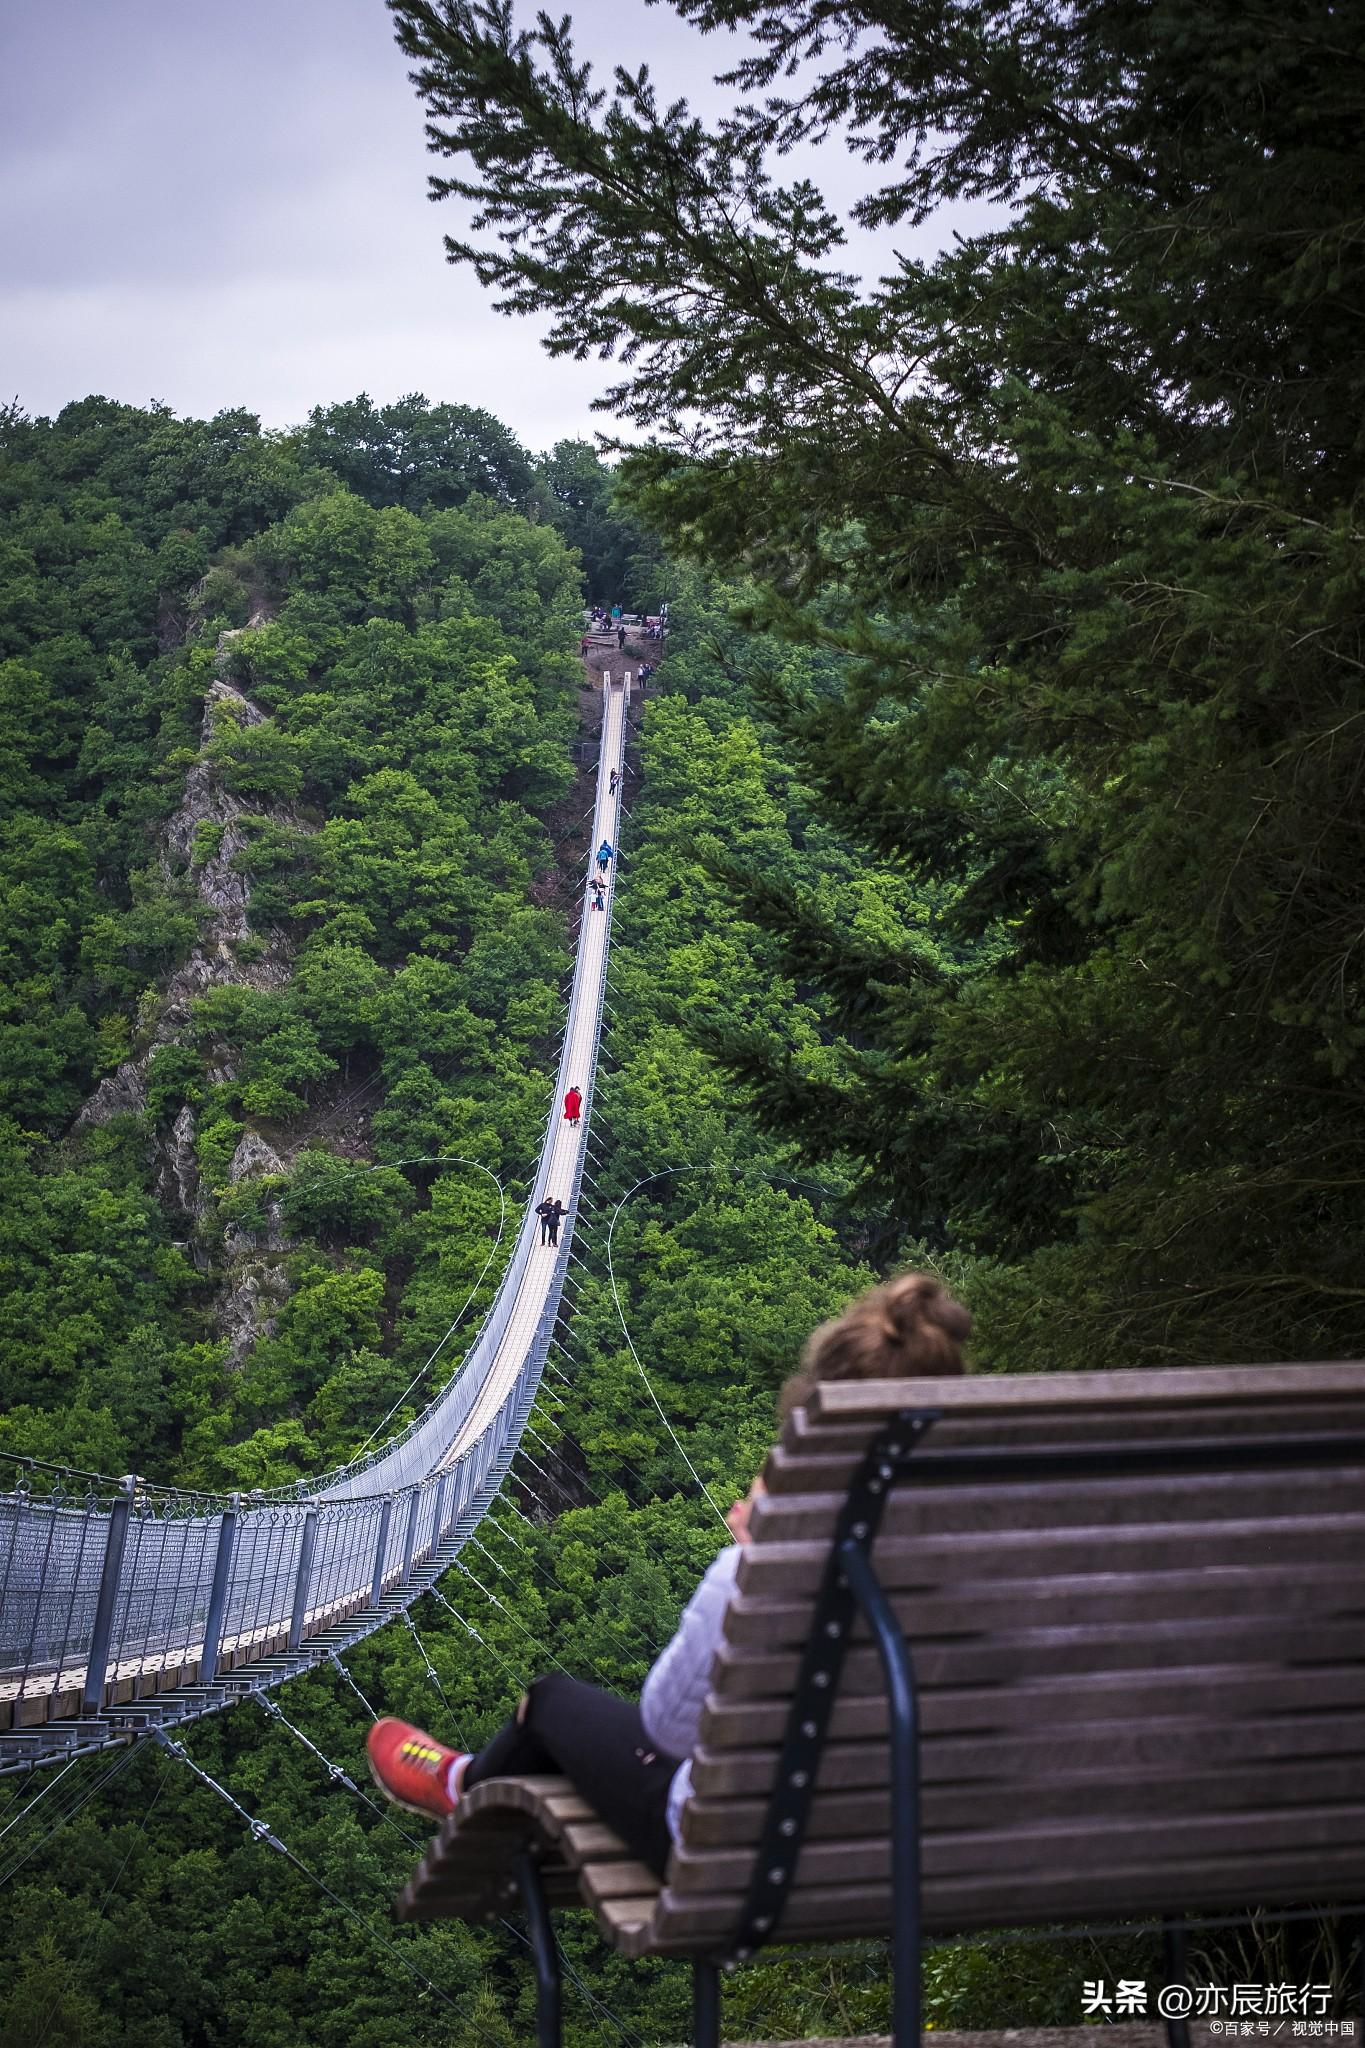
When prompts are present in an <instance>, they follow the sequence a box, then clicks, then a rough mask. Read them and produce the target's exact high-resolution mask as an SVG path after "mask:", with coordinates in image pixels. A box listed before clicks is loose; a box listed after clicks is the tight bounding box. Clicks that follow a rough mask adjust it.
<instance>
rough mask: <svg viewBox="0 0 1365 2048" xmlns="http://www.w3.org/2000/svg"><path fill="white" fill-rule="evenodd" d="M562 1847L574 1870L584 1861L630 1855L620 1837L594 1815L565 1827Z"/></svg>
mask: <svg viewBox="0 0 1365 2048" xmlns="http://www.w3.org/2000/svg"><path fill="white" fill-rule="evenodd" d="M563 1849H564V1854H565V1855H566V1856H567V1857H568V1860H569V1862H570V1863H571V1864H572V1865H573V1867H574V1869H575V1870H581V1869H582V1867H583V1865H584V1864H586V1863H602V1862H612V1861H616V1862H619V1861H620V1860H621V1859H622V1858H623V1857H627V1856H629V1855H630V1850H629V1849H628V1848H627V1847H626V1845H625V1843H624V1842H623V1841H622V1840H621V1837H620V1836H619V1835H618V1834H616V1833H614V1831H613V1830H612V1829H611V1828H609V1827H607V1826H606V1824H605V1822H603V1821H600V1820H598V1819H597V1818H596V1816H595V1815H594V1817H593V1818H592V1819H591V1820H588V1821H575V1822H573V1823H572V1824H571V1825H570V1826H568V1827H566V1828H565V1830H564V1842H563Z"/></svg>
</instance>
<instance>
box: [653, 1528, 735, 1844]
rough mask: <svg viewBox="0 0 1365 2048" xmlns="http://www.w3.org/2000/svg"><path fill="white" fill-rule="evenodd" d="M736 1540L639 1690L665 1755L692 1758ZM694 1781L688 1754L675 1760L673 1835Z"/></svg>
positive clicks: (730, 1585) (709, 1571)
mask: <svg viewBox="0 0 1365 2048" xmlns="http://www.w3.org/2000/svg"><path fill="white" fill-rule="evenodd" d="M739 1559H740V1545H739V1544H738V1543H732V1544H730V1545H729V1547H728V1548H727V1549H725V1550H722V1551H721V1553H720V1555H719V1557H717V1558H713V1560H712V1561H711V1563H710V1564H709V1565H708V1566H707V1568H706V1572H705V1575H704V1577H703V1578H702V1581H701V1584H700V1585H699V1586H698V1587H697V1590H696V1592H695V1593H694V1594H693V1595H692V1598H691V1599H690V1600H689V1601H688V1603H687V1605H686V1607H684V1609H683V1612H682V1620H681V1621H680V1622H679V1623H678V1632H677V1634H676V1635H675V1636H674V1638H673V1640H672V1642H671V1643H669V1645H668V1647H667V1648H666V1649H664V1650H662V1651H660V1653H659V1656H658V1657H657V1658H656V1660H655V1662H654V1664H653V1666H652V1668H651V1670H650V1673H649V1676H648V1677H647V1678H646V1680H645V1682H644V1687H643V1689H642V1691H641V1693H640V1718H641V1720H642V1721H643V1722H644V1724H645V1733H646V1735H647V1736H648V1737H649V1739H650V1741H651V1742H653V1743H655V1744H656V1745H657V1746H658V1748H659V1749H661V1750H662V1751H663V1753H664V1754H665V1756H679V1757H683V1758H684V1759H690V1756H691V1752H692V1751H693V1750H694V1749H695V1748H696V1746H697V1737H698V1734H699V1733H700V1729H701V1710H702V1706H703V1704H704V1703H705V1700H706V1694H707V1691H708V1689H709V1686H710V1680H711V1664H712V1661H713V1659H714V1657H715V1654H716V1651H717V1649H718V1648H719V1647H720V1642H721V1630H720V1624H721V1617H722V1615H723V1614H724V1613H725V1609H726V1606H727V1605H728V1603H729V1599H730V1595H731V1593H732V1592H733V1591H734V1587H735V1573H736V1571H737V1570H738V1568H739ZM691 1784H692V1765H691V1762H690V1760H688V1761H684V1762H683V1763H681V1764H679V1766H678V1768H677V1770H676V1771H675V1772H674V1774H673V1782H672V1784H671V1785H670V1786H669V1788H668V1831H669V1833H670V1834H671V1835H672V1837H673V1839H674V1840H675V1841H676V1840H677V1838H678V1818H679V1815H680V1814H681V1812H682V1805H683V1801H684V1800H685V1799H686V1797H687V1794H688V1791H689V1790H690V1788H691Z"/></svg>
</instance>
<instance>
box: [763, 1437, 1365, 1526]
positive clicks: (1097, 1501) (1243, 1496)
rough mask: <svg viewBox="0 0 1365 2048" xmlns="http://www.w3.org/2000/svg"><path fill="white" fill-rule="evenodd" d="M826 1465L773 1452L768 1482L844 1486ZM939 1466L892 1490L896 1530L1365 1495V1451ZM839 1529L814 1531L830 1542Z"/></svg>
mask: <svg viewBox="0 0 1365 2048" xmlns="http://www.w3.org/2000/svg"><path fill="white" fill-rule="evenodd" d="M825 1463H826V1461H825V1460H823V1459H821V1460H818V1461H817V1460H810V1461H807V1460H805V1459H804V1458H801V1457H799V1456H797V1455H795V1454H794V1453H792V1452H789V1451H782V1450H777V1451H773V1452H771V1453H770V1455H769V1458H768V1462H767V1464H766V1465H765V1466H764V1483H765V1485H767V1487H768V1490H769V1492H771V1493H773V1494H775V1495H776V1496H777V1497H778V1498H783V1497H784V1496H786V1495H790V1494H793V1493H802V1494H808V1495H809V1494H815V1495H819V1494H821V1493H829V1492H831V1491H836V1492H837V1491H838V1488H837V1486H836V1487H835V1488H833V1489H831V1488H830V1486H829V1485H828V1483H827V1482H826V1481H825V1480H824V1478H823V1471H824V1465H825ZM812 1466H814V1467H815V1471H814V1472H813V1471H812V1469H811V1467H812ZM932 1469H933V1468H932V1467H930V1466H929V1465H928V1462H927V1460H926V1463H925V1473H926V1477H925V1478H924V1479H923V1480H921V1481H919V1482H918V1483H917V1482H916V1481H915V1480H913V1479H910V1480H907V1481H906V1483H905V1484H904V1485H903V1486H898V1487H897V1488H896V1489H895V1490H894V1491H893V1492H892V1495H891V1498H890V1500H889V1501H888V1503H887V1509H886V1512H887V1516H888V1517H889V1520H888V1522H887V1525H886V1526H887V1527H888V1529H893V1530H896V1531H899V1532H902V1533H908V1532H910V1531H912V1530H913V1531H922V1532H923V1533H924V1534H926V1535H934V1536H939V1537H942V1536H946V1535H950V1534H957V1533H966V1532H968V1531H972V1530H987V1531H990V1532H992V1533H994V1534H996V1535H997V1537H998V1538H999V1539H1000V1540H1005V1539H1007V1538H1008V1537H1009V1536H1011V1535H1013V1534H1014V1532H1016V1531H1022V1530H1030V1529H1039V1530H1046V1529H1057V1528H1065V1527H1066V1526H1068V1525H1069V1524H1076V1523H1084V1524H1086V1525H1088V1526H1089V1527H1091V1528H1096V1529H1103V1528H1108V1527H1109V1526H1110V1525H1111V1524H1112V1525H1115V1526H1120V1527H1121V1526H1124V1525H1126V1524H1144V1523H1148V1522H1160V1521H1168V1522H1207V1521H1213V1520H1216V1519H1225V1520H1228V1521H1235V1522H1237V1521H1261V1520H1265V1521H1267V1522H1269V1521H1277V1520H1294V1519H1300V1518H1304V1517H1311V1516H1316V1515H1328V1514H1333V1513H1340V1514H1349V1513H1350V1512H1351V1511H1352V1509H1353V1508H1355V1507H1357V1506H1358V1504H1359V1501H1360V1487H1361V1481H1362V1478H1365V1459H1361V1458H1360V1457H1356V1458H1354V1459H1352V1460H1351V1461H1350V1462H1347V1461H1346V1460H1342V1461H1340V1462H1333V1463H1332V1464H1330V1465H1323V1466H1321V1467H1317V1466H1305V1467H1299V1468H1297V1469H1296V1468H1294V1467H1291V1466H1284V1467H1281V1468H1279V1469H1276V1468H1274V1467H1267V1468H1265V1469H1264V1470H1258V1471H1255V1472H1238V1471H1234V1470H1224V1471H1219V1472H1171V1473H1166V1474H1163V1475H1161V1476H1160V1477H1155V1476H1152V1475H1149V1474H1148V1475H1144V1474H1141V1473H1123V1474H1121V1475H1119V1476H1117V1477H1113V1478H1102V1477H1101V1478H1087V1479H1079V1478H1078V1479H1063V1478H1053V1479H1039V1478H1032V1479H1029V1478H1024V1477H1019V1478H1007V1477H1001V1478H999V1479H989V1480H987V1479H974V1478H961V1479H946V1478H943V1477H940V1476H935V1477H930V1476H929V1474H930V1473H931V1472H932ZM943 1469H944V1468H942V1467H940V1468H939V1471H940V1473H942V1471H943ZM817 1475H819V1476H817ZM769 1512H771V1510H770V1509H769V1506H768V1503H767V1502H766V1501H760V1502H759V1503H758V1505H757V1507H756V1509H755V1513H754V1519H753V1528H754V1534H755V1536H756V1537H757V1536H758V1535H759V1533H760V1531H761V1532H762V1543H763V1544H765V1545H766V1544H767V1543H768V1542H770V1541H771V1540H772V1538H771V1537H770V1535H769V1534H768V1531H767V1527H766V1518H767V1516H768V1514H769ZM830 1533H831V1531H826V1530H821V1529H816V1530H815V1531H814V1532H813V1534H814V1536H815V1537H816V1538H817V1539H818V1538H819V1537H820V1536H822V1535H823V1536H824V1537H825V1540H826V1541H827V1540H828V1536H829V1534H830Z"/></svg>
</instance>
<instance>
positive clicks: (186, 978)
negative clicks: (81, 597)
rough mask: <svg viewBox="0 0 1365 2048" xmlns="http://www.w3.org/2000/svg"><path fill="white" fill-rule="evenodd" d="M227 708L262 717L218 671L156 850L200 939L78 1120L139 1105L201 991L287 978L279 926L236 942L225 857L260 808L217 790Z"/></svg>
mask: <svg viewBox="0 0 1365 2048" xmlns="http://www.w3.org/2000/svg"><path fill="white" fill-rule="evenodd" d="M242 630H243V631H244V630H245V629H242ZM240 638H241V632H237V633H224V634H223V635H222V637H221V639H220V641H219V661H220V666H221V664H222V662H223V661H225V660H226V658H227V654H228V652H229V647H228V644H227V643H230V642H233V641H235V640H238V639H240ZM224 709H226V710H228V711H229V713H230V715H231V716H232V717H234V718H235V719H237V720H238V721H239V722H240V723H241V724H243V725H259V724H260V723H261V721H262V720H263V718H264V717H265V713H264V712H263V711H262V710H261V709H260V707H259V705H256V704H253V703H252V702H251V699H250V698H249V697H247V696H246V695H245V694H244V693H243V692H242V691H241V690H239V689H238V688H237V686H236V684H235V683H230V682H228V681H227V680H226V679H225V678H224V677H223V676H222V675H221V674H220V675H219V676H217V677H216V678H215V680H214V681H213V683H212V684H211V685H210V686H209V689H208V691H207V693H206V695H205V698H204V718H203V725H202V727H201V732H200V752H199V756H198V758H197V760H195V761H194V763H193V764H192V766H191V767H190V769H189V772H188V774H187V775H186V777H185V789H184V794H183V796H182V797H181V800H180V803H179V805H178V806H177V808H176V809H175V811H174V812H173V813H172V815H171V817H170V818H169V819H168V820H167V823H166V828H165V837H164V843H163V848H162V855H161V858H162V861H163V863H164V864H165V866H166V868H167V869H168V871H169V869H170V868H171V867H172V866H173V865H174V866H175V867H178V868H183V867H188V868H190V869H191V872H192V873H193V876H194V880H195V884H196V887H197V889H198V892H199V900H200V903H201V904H202V906H203V910H204V918H203V923H202V925H201V929H200V936H199V940H198V943H197V944H196V945H195V947H194V948H193V950H192V951H191V953H190V954H189V957H188V958H187V959H186V960H184V961H183V962H182V963H181V965H180V966H179V967H177V968H176V970H175V972H174V973H173V974H172V975H171V976H170V979H169V980H168V981H167V983H166V986H165V988H164V990H163V991H162V995H161V1000H160V1006H159V1008H158V1011H157V1017H156V1022H155V1024H154V1025H153V1026H152V1030H151V1034H150V1037H149V1038H148V1040H147V1042H146V1043H145V1044H144V1045H143V1046H142V1048H141V1049H140V1050H139V1051H138V1052H137V1053H136V1054H135V1055H134V1057H133V1058H132V1059H129V1060H125V1061H124V1062H123V1064H122V1065H121V1066H120V1067H119V1068H118V1069H117V1071H116V1072H115V1073H113V1074H111V1075H109V1076H108V1077H107V1079H105V1080H103V1081H101V1082H100V1084H99V1086H98V1088H96V1090H95V1092H94V1094H93V1095H92V1096H91V1097H90V1099H89V1101H88V1102H87V1103H86V1104H85V1105H84V1107H83V1108H82V1109H81V1111H80V1113H79V1115H78V1116H77V1118H76V1125H77V1128H79V1127H80V1126H81V1125H82V1124H98V1123H107V1122H108V1121H109V1119H110V1117H114V1116H126V1115H127V1114H128V1113H129V1112H130V1111H134V1112H137V1111H141V1110H143V1109H145V1108H146V1106H147V1090H146V1073H147V1066H148V1062H149V1061H150V1059H151V1057H152V1054H153V1053H154V1052H155V1051H156V1049H157V1047H158V1046H159V1045H168V1044H170V1043H171V1042H172V1041H173V1040H176V1039H179V1038H182V1037H183V1036H184V1034H185V1032H186V1031H187V1029H188V1027H189V1024H190V1007H191V1005H192V1003H193V1002H194V1000H195V998H196V997H197V996H201V995H203V994H204V992H205V991H206V990H207V989H210V988H214V987H221V986H223V985H225V984H227V983H231V982H237V983H241V984H243V985H245V986H246V987H248V988H260V989H268V988H283V987H284V986H285V985H286V983H287V982H288V980H289V976H290V972H291V958H290V953H289V949H288V946H287V945H286V943H285V941H284V938H283V935H282V934H281V933H279V932H273V931H272V932H266V933H263V934H261V935H260V936H261V937H262V938H263V940H264V943H265V950H264V952H263V953H262V955H261V957H260V958H259V959H251V958H243V957H241V956H240V954H239V953H238V951H237V950H236V949H237V948H238V947H239V946H240V945H241V942H242V941H243V940H244V939H249V938H252V937H253V936H254V935H253V933H252V929H251V923H250V910H251V880H250V876H249V875H247V874H245V873H242V872H240V871H239V870H238V869H237V868H235V867H234V866H233V865H232V863H233V861H234V859H235V858H236V857H237V856H238V855H240V854H242V853H244V852H245V851H246V849H247V846H248V844H249V841H248V838H247V834H246V832H245V830H244V829H243V826H242V819H243V818H245V817H247V816H249V815H252V814H253V813H254V814H257V815H259V813H260V808H261V807H260V806H259V805H256V806H250V805H247V804H245V803H243V802H242V800H241V798H240V797H237V796H234V795H233V793H232V791H231V790H229V789H225V788H224V786H223V784H222V782H221V780H220V779H219V776H218V772H217V770H216V768H215V766H214V763H213V761H212V759H211V757H210V755H209V753H208V748H209V744H210V742H211V740H212V739H213V734H214V730H215V726H216V722H217V720H218V719H219V718H220V717H221V716H222V715H223V712H224ZM269 815H271V816H272V817H274V818H277V819H278V820H279V822H280V823H282V824H289V825H292V826H293V827H294V828H295V829H296V830H298V831H306V830H307V829H308V827H307V826H306V825H305V824H304V822H303V820H302V819H300V818H298V817H296V816H295V815H294V814H293V813H292V812H285V811H282V810H275V811H272V812H271V813H270V814H269ZM203 826H208V827H211V828H212V830H211V831H210V833H209V834H207V835H205V834H204V833H203V832H202V831H201V829H200V828H201V827H203ZM196 854H199V855H200V856H201V858H200V860H199V865H198V866H194V865H193V863H194V860H195V856H196ZM212 1078H213V1079H215V1080H228V1079H230V1078H231V1067H230V1065H222V1066H219V1067H217V1068H215V1069H214V1070H213V1075H212ZM170 1150H171V1147H170V1146H168V1145H167V1144H165V1143H162V1142H160V1141H159V1142H158V1153H157V1160H156V1167H157V1175H158V1180H159V1181H160V1180H161V1179H163V1178H165V1177H167V1176H169V1177H171V1178H173V1177H174V1176H175V1174H176V1171H177V1169H176V1167H175V1166H174V1164H173V1163H172V1161H171V1159H170V1157H169V1153H170Z"/></svg>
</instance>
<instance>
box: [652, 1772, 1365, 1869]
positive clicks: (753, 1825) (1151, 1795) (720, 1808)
mask: <svg viewBox="0 0 1365 2048" xmlns="http://www.w3.org/2000/svg"><path fill="white" fill-rule="evenodd" d="M1362 1785H1365V1754H1358V1755H1355V1756H1348V1757H1327V1758H1322V1759H1318V1760H1315V1761H1310V1762H1307V1763H1298V1762H1293V1761H1288V1760H1281V1761H1280V1762H1279V1763H1278V1764H1277V1765H1276V1767H1275V1769H1274V1770H1273V1771H1267V1770H1266V1769H1265V1768H1264V1767H1263V1766H1255V1767H1253V1768H1250V1769H1245V1770H1238V1771H1213V1770H1205V1769H1201V1770H1199V1771H1196V1772H1195V1773H1194V1774H1193V1775H1192V1774H1191V1773H1190V1772H1188V1771H1180V1770H1178V1769H1176V1770H1173V1771H1172V1772H1171V1773H1170V1774H1169V1775H1158V1774H1157V1773H1155V1772H1144V1773H1134V1774H1132V1775H1128V1776H1125V1777H1123V1778H1115V1777H1114V1776H1113V1775H1112V1773H1108V1772H1084V1773H1078V1774H1076V1775H1075V1776H1073V1777H1070V1778H1056V1779H1053V1780H1051V1781H1050V1782H1047V1783H1043V1784H1034V1783H1031V1782H1029V1781H1028V1780H1026V1779H1025V1780H1018V1781H1016V1782H1015V1783H1013V1784H1011V1785H1010V1786H1009V1788H1008V1791H1007V1793H1005V1794H1004V1795H1003V1796H1005V1797H1007V1799H1008V1802H1009V1811H1010V1815H1011V1818H1012V1820H1013V1821H1014V1823H1015V1824H1016V1825H1017V1826H1020V1827H1022V1826H1024V1825H1026V1824H1028V1823H1030V1822H1032V1821H1046V1820H1056V1819H1060V1818H1062V1817H1064V1816H1068V1815H1073V1814H1076V1813H1078V1812H1084V1813H1089V1814H1093V1815H1095V1816H1096V1817H1097V1818H1100V1819H1105V1820H1107V1821H1109V1822H1111V1823H1112V1822H1116V1821H1124V1820H1126V1819H1127V1818H1128V1817H1129V1816H1130V1815H1134V1814H1137V1815H1146V1814H1157V1813H1162V1814H1175V1815H1179V1816H1180V1817H1181V1818H1182V1819H1183V1818H1184V1816H1185V1815H1186V1814H1187V1813H1188V1812H1189V1810H1190V1801H1191V1796H1192V1793H1197V1795H1198V1796H1199V1798H1200V1799H1202V1801H1203V1803H1204V1806H1205V1807H1206V1809H1207V1810H1208V1811H1210V1812H1219V1811H1222V1810H1223V1809H1225V1808H1227V1809H1236V1808H1240V1807H1250V1806H1254V1805H1255V1804H1256V1803H1257V1801H1258V1800H1259V1801H1260V1802H1261V1803H1262V1804H1263V1805H1267V1806H1269V1805H1275V1806H1292V1805H1295V1804H1297V1803H1299V1802H1303V1803H1305V1804H1311V1803H1312V1802H1313V1801H1315V1800H1330V1799H1341V1800H1345V1799H1347V1798H1349V1797H1354V1796H1356V1795H1358V1794H1359V1792H1360V1788H1361V1786H1362ZM920 1800H921V1807H922V1813H923V1824H924V1826H925V1828H926V1829H927V1830H929V1831H930V1832H932V1833H935V1834H944V1833H948V1832H951V1831H953V1830H956V1829H963V1828H976V1827H983V1826H986V1825H989V1824H990V1823H991V1822H993V1821H996V1820H998V1819H999V1816H1000V1810H1001V1800H1002V1787H1001V1786H1000V1785H999V1784H985V1785H932V1784H931V1785H926V1786H925V1787H923V1789H922V1791H921V1794H920ZM888 1804H889V1795H888V1792H887V1789H886V1786H885V1784H881V1785H878V1786H876V1787H875V1788H872V1789H869V1790H866V1791H852V1792H822V1791H820V1790H819V1789H818V1781H817V1791H816V1794H815V1798H814V1800H813V1802H812V1804H811V1809H810V1820H809V1824H808V1827H807V1836H808V1839H809V1840H812V1841H829V1840H837V1839H839V1838H841V1837H847V1838H849V1839H861V1838H863V1837H865V1836H875V1835H880V1834H882V1833H883V1832H884V1831H885V1828H886V1823H887V1812H888ZM766 1811H767V1809H766V1806H765V1804H764V1802H763V1801H762V1800H760V1799H742V1798H728V1799H726V1798H720V1799H710V1798H705V1797H701V1796H698V1795H696V1794H694V1795H693V1797H692V1798H691V1799H689V1800H688V1802H687V1804H686V1805H685V1806H684V1808H683V1822H682V1826H683V1834H682V1839H683V1842H684V1843H685V1844H686V1846H687V1847H688V1848H690V1849H725V1848H739V1847H741V1846H744V1845H746V1844H747V1845H749V1846H750V1849H751V1850H752V1846H753V1845H754V1844H756V1843H757V1841H758V1838H759V1834H760V1831H761V1829H762V1825H763V1817H764V1814H765V1812H766Z"/></svg>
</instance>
